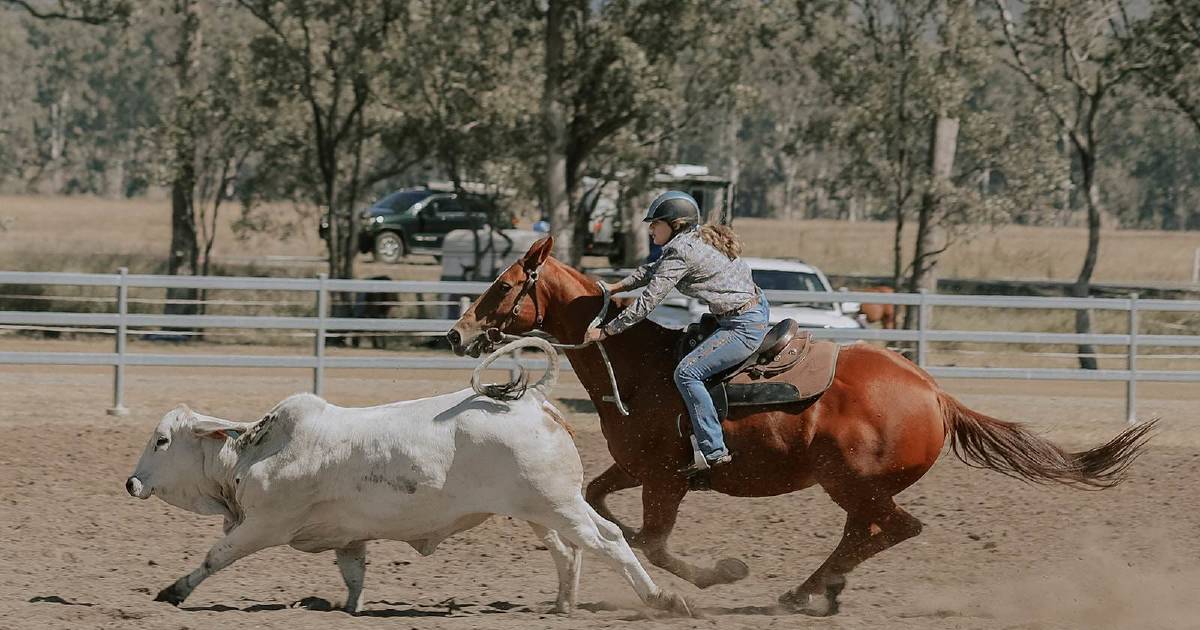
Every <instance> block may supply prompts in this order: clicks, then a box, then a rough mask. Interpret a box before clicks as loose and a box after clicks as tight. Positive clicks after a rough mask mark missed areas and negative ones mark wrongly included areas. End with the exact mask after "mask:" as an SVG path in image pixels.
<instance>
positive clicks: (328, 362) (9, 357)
mask: <svg viewBox="0 0 1200 630" xmlns="http://www.w3.org/2000/svg"><path fill="white" fill-rule="evenodd" d="M0 284H2V285H74V286H105V287H113V289H114V290H115V296H114V298H115V302H116V309H115V312H112V313H66V312H48V311H0V327H13V326H80V327H104V328H107V329H110V330H111V331H112V332H114V333H115V334H114V337H115V347H114V351H113V352H110V353H83V352H6V351H0V364H24V365H106V366H112V367H113V406H112V408H111V409H110V410H109V412H110V413H113V414H122V413H126V408H125V405H124V381H125V368H126V367H127V366H190V367H271V368H279V367H285V368H307V369H311V370H312V373H313V391H314V393H317V394H320V393H321V392H322V390H323V388H324V374H325V370H326V369H327V368H400V369H422V368H434V369H438V368H451V369H453V368H473V367H475V366H476V365H477V364H478V361H477V360H476V359H471V358H460V357H453V356H449V355H447V356H442V357H412V356H346V357H332V356H326V354H325V349H326V339H327V337H328V336H331V335H333V334H337V333H340V332H346V331H355V332H358V331H369V332H375V333H439V332H444V331H446V330H448V329H449V328H450V326H452V325H453V323H454V322H453V320H449V319H430V318H427V319H364V318H352V317H330V316H329V312H330V297H331V294H332V293H334V292H350V293H364V292H393V293H439V294H450V295H478V294H479V293H481V292H482V291H484V290H486V288H487V287H488V286H489V283H484V282H422V281H383V280H330V279H327V278H326V277H325V276H324V275H323V274H322V275H321V276H319V277H317V278H313V279H299V278H239V277H217V276H206V277H204V276H158V275H131V274H129V273H127V271H126V270H125V269H121V270H120V272H119V273H116V274H75V273H42V272H0ZM130 288H164V289H169V288H189V289H242V290H260V291H261V290H276V291H278V290H283V291H296V292H303V293H309V294H311V295H312V306H313V312H314V313H315V314H314V315H313V316H308V317H281V316H251V315H245V316H240V315H160V314H131V313H130V312H129V303H130V299H129V289H130ZM767 296H768V298H769V299H770V300H771V301H772V302H775V303H791V302H801V303H803V302H825V303H828V302H846V301H859V302H863V303H872V304H894V305H897V306H914V307H916V310H915V313H916V317H917V321H916V327H915V328H914V329H911V330H882V329H815V330H813V331H812V332H813V335H814V336H816V337H820V338H826V339H833V340H837V341H854V340H859V339H861V340H877V341H884V342H888V343H894V342H904V343H910V344H913V345H914V346H915V358H916V362H917V364H918V365H920V366H921V367H922V368H924V369H926V370H927V371H928V372H929V373H930V374H932V375H933V376H935V377H941V378H946V377H949V378H980V379H997V378H999V379H1033V380H1078V381H1117V382H1124V383H1125V384H1126V418H1127V419H1128V420H1129V421H1130V422H1134V421H1136V418H1135V412H1136V406H1137V384H1138V383H1139V382H1142V381H1164V382H1200V370H1147V369H1141V368H1139V367H1138V357H1139V352H1140V351H1141V349H1142V348H1146V347H1173V348H1197V347H1200V336H1197V335H1154V334H1143V333H1140V332H1139V328H1140V322H1139V316H1140V314H1141V313H1145V312H1147V311H1169V312H1188V313H1197V314H1200V300H1192V301H1183V300H1139V299H1138V297H1137V295H1136V294H1135V295H1131V296H1130V297H1129V298H1052V297H1051V298H1047V297H1013V296H978V295H940V294H932V293H924V292H922V293H919V294H903V293H901V294H885V293H856V292H838V293H827V292H807V291H768V292H767ZM939 306H941V307H980V308H1005V309H1013V308H1016V309H1068V310H1079V309H1091V310H1109V311H1119V312H1125V313H1127V314H1128V328H1127V331H1126V332H1124V333H1119V334H1113V333H1098V334H1090V335H1081V334H1075V333H1051V332H988V331H973V330H972V331H968V330H937V329H935V328H934V326H933V325H932V312H933V309H934V308H935V307H939ZM153 327H161V328H199V329H211V328H234V329H292V330H301V331H311V333H312V334H313V338H314V342H313V352H312V355H310V356H258V355H236V354H207V355H206V354H161V353H141V352H137V353H134V352H129V351H128V347H127V340H128V337H129V336H130V334H132V333H131V332H130V328H153ZM937 342H973V343H996V344H1054V345H1062V344H1070V345H1077V344H1090V345H1094V346H1122V347H1124V348H1125V349H1126V351H1125V353H1124V355H1125V359H1126V360H1125V369H1098V370H1082V369H1067V368H1002V367H955V366H938V365H929V364H928V363H929V361H928V358H929V356H930V351H929V348H930V344H931V343H937ZM1116 356H1120V355H1116ZM1197 358H1200V355H1197ZM527 365H529V366H530V367H538V366H541V365H544V363H543V362H542V361H541V360H535V361H529V362H527ZM496 367H498V368H502V369H505V368H506V369H510V370H515V369H517V364H516V362H515V361H513V360H505V361H498V362H497V363H496Z"/></svg>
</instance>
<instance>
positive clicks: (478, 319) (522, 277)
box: [446, 261, 538, 357]
mask: <svg viewBox="0 0 1200 630" xmlns="http://www.w3.org/2000/svg"><path fill="white" fill-rule="evenodd" d="M530 280H531V278H530V276H529V274H528V273H526V271H525V269H524V267H522V261H518V262H516V263H513V265H512V266H510V267H509V268H508V269H506V270H504V273H501V274H500V276H499V277H497V278H496V281H495V282H493V283H492V286H490V287H488V290H487V291H484V292H483V294H482V295H480V296H479V298H478V299H476V300H475V302H474V303H473V304H471V307H470V308H468V309H467V311H466V312H465V313H463V314H462V317H460V318H458V321H457V322H455V323H454V326H453V327H452V328H451V329H450V332H449V333H447V334H446V338H447V339H448V340H449V341H450V346H451V348H453V350H454V352H455V354H458V355H459V356H462V355H463V354H469V355H471V356H473V357H477V356H479V355H480V354H481V353H482V352H483V351H484V350H487V349H488V348H489V347H490V346H491V345H494V344H493V343H492V341H491V340H489V339H488V337H487V332H488V331H489V330H492V329H495V330H499V331H501V332H505V333H510V334H520V333H523V332H528V331H530V330H532V329H533V328H534V325H535V320H536V315H535V310H536V308H535V303H534V300H536V299H538V298H537V297H536V296H534V295H532V293H533V292H534V291H537V287H536V286H530V287H527V286H526V285H527V283H528V282H529V281H530ZM514 309H515V311H514Z"/></svg>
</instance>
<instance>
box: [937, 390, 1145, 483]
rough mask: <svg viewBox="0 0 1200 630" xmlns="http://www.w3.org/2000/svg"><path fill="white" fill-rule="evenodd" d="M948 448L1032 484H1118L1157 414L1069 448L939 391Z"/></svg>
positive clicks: (977, 465)
mask: <svg viewBox="0 0 1200 630" xmlns="http://www.w3.org/2000/svg"><path fill="white" fill-rule="evenodd" d="M938 400H939V402H940V404H941V408H942V418H943V419H944V421H945V423H946V432H947V433H949V434H950V448H951V449H952V450H953V451H954V454H955V456H957V457H958V458H959V459H960V460H962V462H963V463H965V464H967V465H968V466H973V467H975V468H990V469H992V470H995V471H997V472H1000V473H1003V474H1005V475H1008V476H1010V477H1014V478H1017V479H1022V480H1024V481H1029V482H1033V483H1047V482H1051V481H1054V482H1058V483H1062V484H1066V485H1071V486H1079V487H1084V488H1090V489H1095V488H1110V487H1112V486H1115V485H1117V484H1118V483H1121V481H1123V480H1124V478H1125V471H1126V469H1127V468H1129V465H1130V464H1131V463H1133V460H1135V459H1137V457H1138V455H1140V454H1141V453H1142V449H1143V448H1144V447H1145V446H1146V442H1147V441H1148V440H1149V439H1150V436H1151V433H1150V432H1151V431H1152V430H1153V429H1154V428H1155V426H1156V425H1157V424H1158V419H1157V418H1155V419H1153V420H1150V421H1148V422H1142V423H1139V424H1137V425H1135V426H1132V427H1129V428H1128V429H1125V430H1124V431H1122V432H1121V433H1120V434H1119V435H1117V436H1116V437H1114V438H1113V439H1111V440H1109V442H1108V443H1107V444H1105V445H1103V446H1098V447H1096V448H1093V449H1090V450H1086V451H1081V452H1078V453H1068V452H1066V451H1064V450H1063V449H1062V448H1059V447H1058V446H1057V445H1055V444H1054V443H1052V442H1050V441H1049V440H1046V439H1045V438H1042V437H1039V436H1037V435H1034V434H1033V433H1032V432H1030V431H1029V429H1027V428H1025V427H1024V426H1023V425H1021V424H1019V423H1016V422H1005V421H1003V420H997V419H995V418H991V417H988V416H985V415H983V414H981V413H979V412H977V411H972V410H971V409H968V408H967V407H966V406H965V405H963V404H962V403H961V402H959V401H957V400H955V399H954V398H953V397H952V396H950V395H949V394H946V393H945V392H942V393H939V394H938Z"/></svg>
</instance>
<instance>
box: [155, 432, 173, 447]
mask: <svg viewBox="0 0 1200 630" xmlns="http://www.w3.org/2000/svg"><path fill="white" fill-rule="evenodd" d="M170 441H171V438H169V437H167V436H165V435H160V436H158V439H157V440H154V448H162V447H164V446H166V445H167V442H170Z"/></svg>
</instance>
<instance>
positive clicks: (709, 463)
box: [679, 453, 733, 477]
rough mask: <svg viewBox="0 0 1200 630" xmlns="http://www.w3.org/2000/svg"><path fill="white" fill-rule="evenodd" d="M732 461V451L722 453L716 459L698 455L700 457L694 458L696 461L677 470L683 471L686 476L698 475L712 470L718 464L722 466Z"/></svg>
mask: <svg viewBox="0 0 1200 630" xmlns="http://www.w3.org/2000/svg"><path fill="white" fill-rule="evenodd" d="M732 461H733V454H732V453H725V454H724V455H722V456H720V457H718V458H716V459H713V460H708V459H705V458H704V457H703V456H700V457H697V458H696V461H694V462H692V463H690V464H688V465H687V466H684V467H683V468H681V469H680V470H679V472H681V473H683V474H684V475H685V476H687V477H692V476H695V475H698V474H700V473H702V472H707V471H709V470H712V469H713V468H716V467H718V466H724V465H725V464H728V463H729V462H732Z"/></svg>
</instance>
